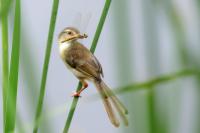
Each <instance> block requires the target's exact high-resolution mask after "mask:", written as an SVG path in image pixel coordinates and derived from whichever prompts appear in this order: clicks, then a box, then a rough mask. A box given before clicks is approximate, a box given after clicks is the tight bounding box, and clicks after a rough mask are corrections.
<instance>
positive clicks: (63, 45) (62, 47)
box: [59, 42, 71, 60]
mask: <svg viewBox="0 0 200 133" xmlns="http://www.w3.org/2000/svg"><path fill="white" fill-rule="evenodd" d="M70 46H71V44H70V43H67V42H65V43H61V44H59V53H60V56H61V58H62V59H63V60H64V58H65V54H64V53H65V51H67V50H68V48H69V47H70Z"/></svg>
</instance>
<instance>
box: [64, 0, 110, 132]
mask: <svg viewBox="0 0 200 133" xmlns="http://www.w3.org/2000/svg"><path fill="white" fill-rule="evenodd" d="M110 4H111V0H106V2H105V5H104V8H103V12H102V14H101V18H100V20H99V24H98V26H97V29H96V32H95V36H94V39H93V42H92V46H91V48H90V51H91V52H92V53H94V51H95V49H96V46H97V42H98V40H99V37H100V35H101V31H102V29H103V25H104V22H105V20H106V16H107V14H108V10H109V7H110ZM81 87H82V85H81V83H80V82H79V84H78V87H77V91H79V90H80V89H81ZM78 99H79V98H77V97H74V99H73V101H72V104H71V107H70V111H69V114H68V117H67V121H66V123H65V127H64V130H63V133H68V131H69V127H70V125H71V121H72V118H73V115H74V112H75V109H76V106H77V103H78Z"/></svg>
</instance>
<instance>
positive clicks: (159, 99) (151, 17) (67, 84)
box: [0, 0, 200, 133]
mask: <svg viewBox="0 0 200 133" xmlns="http://www.w3.org/2000/svg"><path fill="white" fill-rule="evenodd" d="M14 3H15V2H13V3H12V5H11V7H10V11H9V42H11V38H12V29H13V16H14ZM52 3H53V0H42V1H41V0H34V1H33V0H21V13H22V15H21V33H22V35H21V52H20V74H19V77H20V78H19V87H18V101H17V123H16V129H17V131H16V133H21V131H25V132H26V133H31V132H32V128H33V121H34V114H35V110H36V104H37V100H38V96H39V88H40V80H41V74H42V66H43V61H44V55H45V49H46V40H47V36H48V28H49V22H50V15H51V8H52ZM104 3H105V1H103V0H95V1H94V0H60V4H59V10H58V17H57V22H56V28H55V33H54V38H53V46H52V52H51V58H50V64H49V71H48V78H47V86H46V94H45V100H44V108H43V113H42V122H41V124H40V129H39V132H40V133H60V132H62V130H63V127H64V124H65V121H66V118H67V114H68V111H69V108H70V105H71V101H72V97H71V94H72V92H73V91H75V89H76V86H77V83H78V80H77V79H76V78H75V77H74V76H73V75H72V73H71V72H70V71H69V70H67V69H66V67H65V65H64V63H63V62H62V60H61V59H60V57H59V52H58V43H57V37H58V34H59V33H60V31H61V30H62V29H63V28H65V27H67V26H75V27H77V28H79V29H80V30H81V32H84V33H87V34H88V36H89V37H88V38H87V39H85V40H83V41H82V43H83V44H84V45H85V46H87V47H88V48H89V47H90V46H91V42H92V39H93V37H94V33H95V30H96V27H97V24H98V21H99V18H100V15H101V12H102V9H103V6H104ZM1 34H2V33H0V40H1V39H2V38H1V36H2V35H1ZM199 42H200V1H199V0H113V1H112V3H111V7H110V10H109V13H108V16H107V19H106V22H105V25H104V28H103V31H102V33H101V36H100V39H99V42H98V45H97V49H96V51H95V55H96V57H97V58H98V59H99V61H100V62H101V64H102V67H103V70H104V75H105V78H104V80H105V81H106V83H107V84H108V85H109V86H110V87H111V88H113V89H115V88H121V87H123V86H126V85H130V84H134V83H138V82H139V83H140V82H141V83H143V82H146V81H149V80H150V79H152V78H155V77H160V75H168V74H173V73H175V72H178V71H181V70H184V69H187V68H190V69H191V68H192V69H198V66H199V63H200V62H199V55H200V45H199ZM0 43H2V42H0ZM10 49H11V46H10ZM1 50H2V49H0V53H2V51H1ZM0 61H1V67H2V54H0ZM0 74H2V69H1V70H0ZM1 78H2V77H1ZM1 81H2V79H1V80H0V84H2V82H1ZM1 86H2V85H1ZM96 92H97V91H96V89H95V88H94V86H93V85H92V84H90V85H89V88H88V89H87V90H85V91H84V92H83V93H82V98H81V99H80V101H79V103H78V106H77V109H76V111H75V114H74V117H73V120H72V124H71V127H70V133H94V132H95V133H102V132H105V133H120V132H122V133H199V132H200V128H199V125H200V115H199V114H200V102H199V101H200V80H199V79H198V78H197V76H188V77H187V76H185V77H184V78H178V79H175V80H173V81H170V82H166V83H161V84H159V85H156V86H146V87H145V88H142V89H139V90H135V91H128V92H124V93H123V92H122V93H120V94H118V96H119V97H120V99H121V100H122V101H123V103H124V104H125V105H126V107H127V108H128V110H129V116H128V118H129V121H130V122H129V123H130V124H129V126H128V127H124V126H123V125H122V126H121V127H120V128H115V127H113V126H112V125H111V123H110V122H109V119H108V118H107V114H106V112H105V110H104V107H103V104H102V102H101V100H100V99H99V98H91V96H93V94H96ZM0 102H1V104H0V132H3V130H2V129H3V116H2V115H3V109H2V91H0Z"/></svg>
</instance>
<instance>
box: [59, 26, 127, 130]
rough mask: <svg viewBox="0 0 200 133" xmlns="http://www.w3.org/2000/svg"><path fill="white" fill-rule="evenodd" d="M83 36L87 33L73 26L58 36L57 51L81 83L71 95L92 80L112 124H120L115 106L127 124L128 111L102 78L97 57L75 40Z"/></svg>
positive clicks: (78, 93) (77, 93) (76, 95)
mask: <svg viewBox="0 0 200 133" xmlns="http://www.w3.org/2000/svg"><path fill="white" fill-rule="evenodd" d="M83 38H87V35H86V34H83V35H81V34H80V32H79V31H78V30H77V29H76V28H73V27H67V28H65V29H64V30H63V31H62V32H61V33H60V35H59V37H58V42H59V51H60V56H61V58H62V60H63V61H64V63H65V64H66V66H67V68H69V69H70V70H71V71H72V73H73V74H74V75H75V76H76V77H77V78H78V79H79V81H80V82H81V83H82V88H81V89H80V91H78V92H76V93H74V94H73V96H75V97H79V96H80V94H81V92H82V91H83V90H84V89H85V88H87V87H88V84H87V82H86V81H92V82H93V83H94V84H95V86H96V88H97V90H98V91H99V93H100V95H101V98H102V99H103V103H104V106H105V109H106V112H107V114H108V117H109V119H110V121H111V122H112V124H113V125H114V126H116V127H119V125H120V123H119V121H118V119H117V117H116V114H115V113H114V110H113V108H112V107H115V109H116V111H117V112H118V113H119V116H120V117H121V119H122V120H123V122H124V124H125V125H126V126H127V125H128V120H127V118H126V115H127V114H128V111H127V109H126V108H125V107H124V105H123V104H122V103H121V102H120V100H119V99H118V98H117V97H116V96H115V95H114V93H113V92H112V91H111V89H110V88H109V87H108V86H107V85H106V84H105V83H104V81H103V80H102V77H103V70H102V67H101V64H100V63H99V61H98V60H97V58H96V57H95V56H94V55H93V54H92V53H91V52H90V51H89V50H88V49H87V48H86V47H85V46H83V45H82V44H81V43H79V42H78V41H77V40H78V39H83ZM111 104H112V105H111Z"/></svg>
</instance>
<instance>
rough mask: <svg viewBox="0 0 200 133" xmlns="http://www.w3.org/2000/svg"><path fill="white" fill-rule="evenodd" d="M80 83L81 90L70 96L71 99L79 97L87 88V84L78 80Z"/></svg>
mask: <svg viewBox="0 0 200 133" xmlns="http://www.w3.org/2000/svg"><path fill="white" fill-rule="evenodd" d="M80 82H81V83H82V88H81V89H80V90H79V91H78V92H75V93H74V94H73V95H72V96H73V97H80V94H81V92H82V91H83V90H85V89H86V88H87V87H88V84H87V82H85V81H84V80H80Z"/></svg>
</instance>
